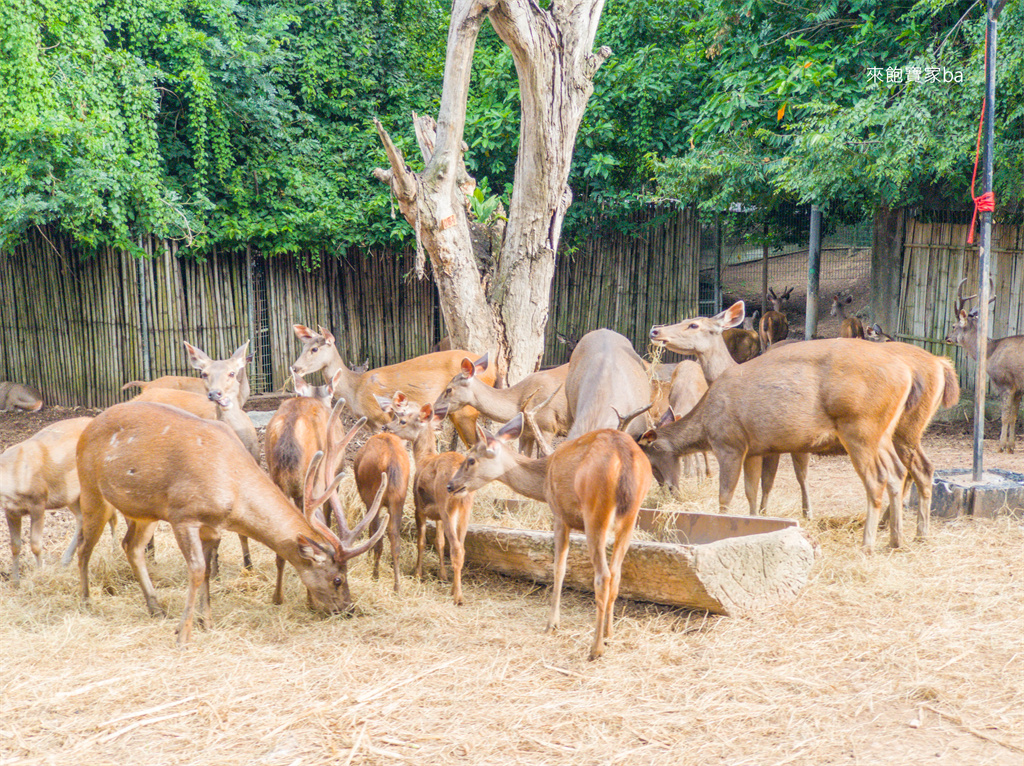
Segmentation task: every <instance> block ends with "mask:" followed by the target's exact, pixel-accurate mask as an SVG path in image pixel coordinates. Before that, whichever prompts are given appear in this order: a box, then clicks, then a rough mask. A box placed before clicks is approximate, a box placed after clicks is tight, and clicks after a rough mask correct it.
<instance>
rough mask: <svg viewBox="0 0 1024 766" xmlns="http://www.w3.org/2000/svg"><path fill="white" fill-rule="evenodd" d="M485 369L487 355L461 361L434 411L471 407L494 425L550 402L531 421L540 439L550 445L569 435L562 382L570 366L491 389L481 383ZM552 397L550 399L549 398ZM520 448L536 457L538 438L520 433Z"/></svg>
mask: <svg viewBox="0 0 1024 766" xmlns="http://www.w3.org/2000/svg"><path fill="white" fill-rule="evenodd" d="M487 367H488V355H487V354H484V355H483V356H482V357H480V358H479V359H477V360H476V361H475V362H474V361H472V360H471V359H468V358H466V359H463V360H462V369H461V371H460V372H459V374H458V375H456V376H455V377H453V378H452V379H451V381H450V382H449V383H448V385H447V386H446V387H445V389H444V391H443V392H442V393H441V395H440V396H439V397H438V398H437V401H435V402H434V408H435V409H438V408H442V409H446V410H448V411H454V410H457V409H458V408H460V407H465V406H470V407H473V408H474V409H476V410H479V411H480V412H481V413H483V415H484V416H485V417H488V418H490V419H491V420H494V421H501V422H505V421H509V420H511V419H512V418H513V417H515V414H516V413H517V412H522V411H523V409H525V408H526V407H528V406H529V404H530V403H531V402H533V403H535V404H539V403H541V401H543V400H545V399H549V398H550V403H549V404H548V405H547V406H546V407H543V408H540V409H539V411H537V412H536V413H534V416H533V417H534V421H535V422H536V427H537V428H538V429H539V431H540V434H541V438H542V439H546V440H548V441H550V440H551V439H552V438H554V437H555V436H565V435H566V434H567V433H568V432H569V425H570V423H571V420H570V419H569V402H568V400H567V399H566V396H565V379H566V376H567V374H568V372H569V365H567V364H563V365H561V366H560V367H555V368H553V369H550V370H542V371H541V372H535V373H533V374H532V375H527V376H526V377H525V378H523V379H522V380H521V381H519V382H518V383H516V384H515V385H512V386H509V387H508V388H494V387H493V386H491V385H488V384H487V383H485V382H484V381H483V380H481V377H480V375H481V373H483V372H485V371H486V370H487ZM552 397H553V398H552ZM520 439H521V442H520V444H521V447H522V451H523V453H524V454H527V455H531V456H533V455H536V453H537V437H535V436H534V435H533V434H532V433H531V432H530V431H528V430H525V429H524V431H523V433H522V435H521V437H520Z"/></svg>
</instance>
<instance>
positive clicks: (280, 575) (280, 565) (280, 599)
mask: <svg viewBox="0 0 1024 766" xmlns="http://www.w3.org/2000/svg"><path fill="white" fill-rule="evenodd" d="M285 563H286V562H285V560H284V559H283V558H281V557H280V556H278V557H277V559H276V560H275V561H274V564H275V565H276V566H277V581H276V582H275V584H274V597H273V598H272V599H271V603H273V604H276V605H278V606H280V605H281V604H283V603H284V565H285Z"/></svg>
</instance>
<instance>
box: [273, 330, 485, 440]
mask: <svg viewBox="0 0 1024 766" xmlns="http://www.w3.org/2000/svg"><path fill="white" fill-rule="evenodd" d="M293 329H294V331H295V337H297V338H298V339H299V340H300V341H302V353H301V354H300V355H299V358H298V359H296V360H295V361H294V362H293V363H292V366H291V372H292V374H293V375H294V374H295V373H298V374H300V375H308V374H310V373H312V372H315V371H316V370H321V369H322V370H324V377H325V378H333V377H334V376H335V375H336V374H337V373H338V372H340V373H341V378H340V379H339V381H338V385H337V388H336V389H335V396H339V397H341V398H343V399H345V401H346V402H348V406H349V408H350V409H351V410H352V412H353V413H355V415H356V417H365V418H366V419H367V420H368V422H369V424H370V427H371V428H372V429H374V430H380V428H381V426H383V425H384V424H385V423H387V422H388V421H389V420H390V419H391V415H390V414H389V413H385V412H383V411H382V410H381V408H380V405H379V404H378V401H377V397H384V398H390V397H391V396H392V395H393V394H394V393H395V391H404V392H405V393H406V395H408V397H409V399H410V400H412V401H413V402H416V403H417V404H427V403H433V402H434V401H436V399H437V397H438V396H439V395H440V394H441V392H442V391H443V390H444V387H445V386H446V385H447V383H448V381H449V380H451V379H452V377H453V376H454V375H456V374H457V373H458V372H459V370H460V369H461V367H462V360H463V359H464V358H465V357H466V356H472V355H471V354H470V353H469V352H468V351H461V350H458V349H456V350H454V351H440V352H437V353H433V354H425V355H423V356H418V357H416V358H415V359H409V360H408V361H405V362H399V363H398V364H391V365H388V366H387V367H378V368H377V369H375V370H369V371H367V372H364V373H363V374H362V375H359V374H356V373H355V372H353V371H352V370H350V369H349V368H348V367H346V366H345V363H344V361H342V358H341V355H340V354H339V353H338V348H337V346H336V344H335V340H334V336H333V335H332V334H331V333H330V331H329V330H326V329H324V328H323V327H320V328H319V332H313V330H311V329H310V328H308V327H306V326H305V325H301V324H297V325H294V326H293ZM481 378H482V379H483V380H484V382H486V383H487V384H488V385H492V386H493V385H494V373H493V371H491V370H487V371H485V372H483V373H481ZM451 417H452V423H453V424H454V425H455V430H456V431H458V433H459V436H460V437H462V440H463V441H464V442H465V443H466V444H471V443H472V440H473V439H474V438H476V437H475V434H474V430H473V429H474V427H475V425H476V418H477V412H476V410H474V409H472V408H464V409H462V410H460V411H458V412H453V413H452V415H451Z"/></svg>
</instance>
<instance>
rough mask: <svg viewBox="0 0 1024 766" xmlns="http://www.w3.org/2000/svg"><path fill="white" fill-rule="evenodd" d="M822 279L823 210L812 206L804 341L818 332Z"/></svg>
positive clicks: (808, 245) (808, 246)
mask: <svg viewBox="0 0 1024 766" xmlns="http://www.w3.org/2000/svg"><path fill="white" fill-rule="evenodd" d="M820 277H821V209H820V208H819V207H818V206H817V205H811V238H810V242H809V243H808V244H807V309H806V317H805V319H804V339H805V340H810V339H811V338H813V337H814V335H815V333H817V332H818V290H819V278H820Z"/></svg>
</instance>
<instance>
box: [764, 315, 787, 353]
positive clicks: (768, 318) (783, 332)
mask: <svg viewBox="0 0 1024 766" xmlns="http://www.w3.org/2000/svg"><path fill="white" fill-rule="evenodd" d="M757 337H758V340H760V341H761V351H762V353H763V352H765V351H767V350H768V349H769V348H770V347H771V345H772V344H773V343H778V342H779V341H783V340H785V339H786V338H788V337H789V320H788V319H786V315H785V314H783V313H782V312H780V311H767V312H765V315H764V316H763V317H761V323H760V324H759V325H758V330H757Z"/></svg>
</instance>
